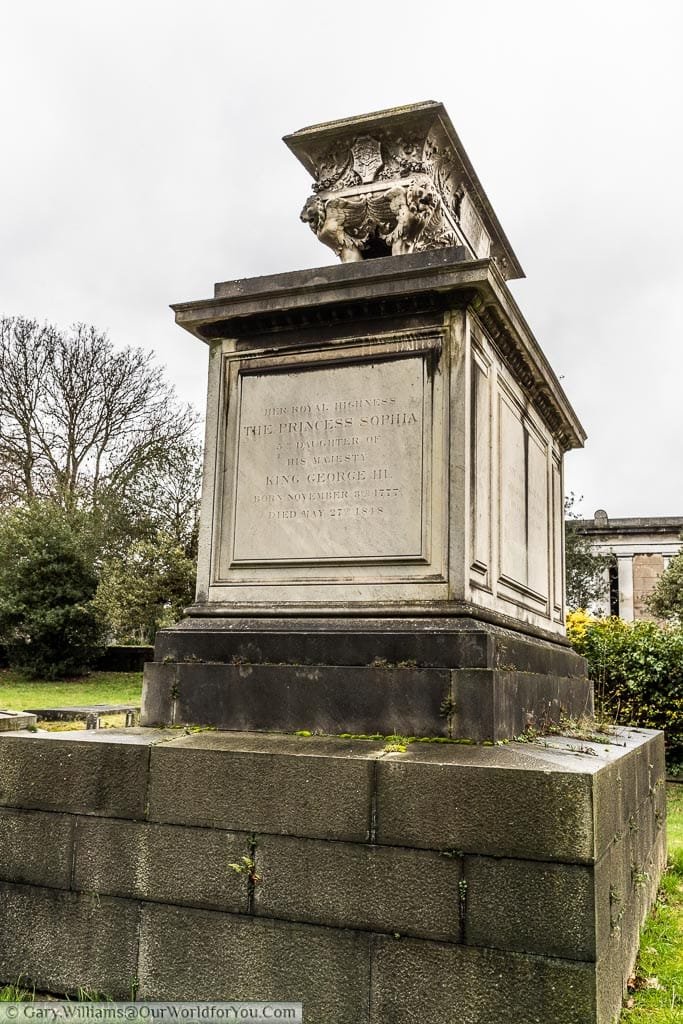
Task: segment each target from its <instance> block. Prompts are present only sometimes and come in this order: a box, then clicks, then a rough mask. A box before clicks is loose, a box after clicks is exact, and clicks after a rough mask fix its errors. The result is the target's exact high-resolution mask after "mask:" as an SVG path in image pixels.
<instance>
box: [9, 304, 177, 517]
mask: <svg viewBox="0 0 683 1024" xmlns="http://www.w3.org/2000/svg"><path fill="white" fill-rule="evenodd" d="M195 420H196V417H195V414H194V413H193V412H192V410H191V408H190V407H189V406H183V405H181V404H180V403H179V402H178V400H177V398H176V396H175V393H174V391H173V388H172V387H171V385H170V384H169V383H168V382H167V381H166V380H165V379H164V377H163V374H162V371H161V369H160V368H159V367H157V366H155V365H154V363H153V361H152V357H151V356H150V355H149V354H146V353H144V352H143V351H142V350H141V349H134V348H125V349H121V350H116V349H115V348H114V346H113V345H112V343H111V342H110V341H109V339H108V338H107V336H106V334H103V333H101V332H99V331H97V330H96V329H95V328H94V327H89V326H86V325H84V324H77V325H75V326H74V327H73V328H72V329H71V330H70V331H68V332H62V331H58V330H56V329H55V328H54V327H51V326H49V325H40V324H38V323H37V322H36V321H34V320H26V319H23V318H20V317H16V318H3V319H1V320H0V501H3V502H4V503H5V504H8V503H14V502H16V501H17V500H21V499H23V498H34V497H50V498H52V499H53V500H55V501H57V502H58V503H59V504H60V505H61V506H63V507H64V508H66V509H69V508H74V507H76V506H77V505H80V506H82V507H86V508H89V509H91V510H94V511H96V510H97V509H98V506H99V505H100V504H101V503H102V502H103V501H105V500H106V497H107V495H112V494H116V495H117V497H118V498H119V499H122V498H125V497H126V496H127V495H128V494H130V493H132V492H134V491H135V490H136V488H138V487H139V486H140V481H141V479H142V478H144V477H145V476H148V475H149V474H150V473H156V474H160V475H163V474H164V473H165V472H166V471H167V470H168V471H170V472H171V475H173V471H174V463H177V460H178V459H181V460H182V457H183V455H182V453H183V451H185V452H189V451H190V450H191V449H192V445H193V444H194V443H195V441H194V424H195ZM175 469H176V470H177V466H176V467H175Z"/></svg>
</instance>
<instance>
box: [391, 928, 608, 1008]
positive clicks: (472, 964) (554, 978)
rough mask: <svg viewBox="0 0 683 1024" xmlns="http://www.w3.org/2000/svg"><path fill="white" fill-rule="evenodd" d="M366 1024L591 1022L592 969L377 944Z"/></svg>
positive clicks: (459, 949)
mask: <svg viewBox="0 0 683 1024" xmlns="http://www.w3.org/2000/svg"><path fill="white" fill-rule="evenodd" d="M371 1005H372V1015H371V1024H396V1021H401V1024H443V1022H444V1021H467V1024H493V1022H496V1024H498V1022H499V1021H511V1022H512V1021H514V1024H589V1022H590V1024H593V1022H594V1021H595V1020H596V1017H595V1009H596V995H595V965H594V964H587V963H580V962H577V961H569V960H557V959H552V958H550V957H540V956H531V955H523V954H521V953H499V952H496V951H493V950H489V949H474V948H472V947H468V946H454V945H442V944H439V943H434V942H424V941H420V940H416V939H399V940H396V939H376V940H375V944H374V946H373V961H372V1003H371Z"/></svg>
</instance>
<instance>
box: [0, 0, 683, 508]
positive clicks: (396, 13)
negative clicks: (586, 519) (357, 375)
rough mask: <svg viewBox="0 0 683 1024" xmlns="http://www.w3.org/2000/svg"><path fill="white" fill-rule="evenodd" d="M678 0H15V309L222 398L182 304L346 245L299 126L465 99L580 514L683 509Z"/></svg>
mask: <svg viewBox="0 0 683 1024" xmlns="http://www.w3.org/2000/svg"><path fill="white" fill-rule="evenodd" d="M682 40H683V3H681V0H650V2H649V3H647V4H646V3H645V2H642V3H633V2H631V0H592V2H584V0H573V2H572V3H567V2H564V3H558V2H551V0H542V2H533V0H514V2H513V0H477V3H473V2H472V0H468V2H462V0H451V2H450V3H446V2H442V3H439V4H437V3H434V2H433V0H420V2H419V3H415V4H407V3H405V2H403V0H393V2H391V3H389V2H387V0H375V2H374V3H373V2H366V3H363V4H358V3H346V4H334V5H329V4H314V3H312V2H309V0H303V2H299V0H287V2H281V3H278V2H274V0H271V2H264V0H252V2H250V3H242V4H240V5H239V6H238V5H236V4H234V3H232V2H228V0H223V2H218V0H193V2H191V3H190V2H185V3H183V2H180V0H115V2H111V0H0V132H1V135H0V139H1V140H2V141H1V143H0V146H1V148H0V196H1V198H2V204H1V207H0V313H2V314H6V315H14V314H23V315H26V316H31V317H36V318H38V319H40V320H43V319H47V320H50V321H52V322H55V323H57V324H61V325H63V326H66V325H68V324H70V323H72V322H74V321H77V320H80V321H85V322H87V323H93V324H95V325H96V326H97V327H99V328H102V329H107V330H108V331H109V333H110V336H111V338H112V340H113V341H114V342H115V344H117V345H124V344H134V345H141V346H143V347H145V348H151V349H153V350H154V351H155V352H156V353H157V355H158V358H159V360H160V361H161V362H162V363H163V364H165V366H166V367H167V369H168V373H169V376H170V378H171V379H172V380H173V381H174V382H175V384H176V387H177V390H178V393H179V395H180V396H181V397H182V398H183V399H186V400H189V401H192V402H193V403H194V404H195V405H196V406H197V407H199V408H200V409H202V411H203V402H204V380H205V373H206V349H205V348H204V346H203V345H202V344H201V343H200V342H198V341H195V340H194V339H193V338H192V337H191V336H190V335H188V334H186V333H185V332H184V331H181V330H180V328H178V327H176V326H175V324H174V322H173V316H172V313H171V311H170V310H169V309H168V304H169V303H171V302H181V301H186V300H189V299H196V298H207V297H209V296H210V295H211V294H212V291H213V283H214V281H220V280H229V279H232V278H239V277H250V276H255V275H259V274H268V273H277V272H280V271H286V270H295V269H299V268H303V267H312V266H319V265H322V264H328V263H332V262H335V259H334V256H333V254H332V253H331V251H330V250H328V249H326V248H325V247H323V246H322V245H320V243H319V242H318V241H317V240H316V239H315V238H314V236H313V235H312V233H311V232H310V230H309V229H308V227H307V226H305V225H303V224H301V223H300V222H299V220H298V215H299V211H300V209H301V207H302V206H303V203H304V200H305V199H306V197H307V195H308V194H309V192H310V187H309V182H310V179H309V177H308V175H307V173H306V172H305V171H304V169H303V168H302V167H301V166H300V165H299V163H298V161H296V159H295V158H294V157H293V156H292V155H291V154H290V152H289V151H288V150H287V148H286V147H285V146H284V144H283V143H282V142H281V141H280V140H281V136H282V135H284V134H286V133H288V132H291V131H295V130H297V129H298V128H302V127H303V126H305V125H309V124H313V123H316V122H319V121H325V120H330V119H333V118H336V117H343V116H345V115H352V114H360V113H366V112H368V111H372V110H378V109H381V108H384V107H390V106H395V105H397V104H401V103H406V102H413V101H417V100H424V99H434V100H441V101H442V102H443V103H444V104H445V105H446V107H447V109H448V112H449V114H450V116H451V119H452V121H453V123H454V125H455V127H456V130H457V131H458V133H459V135H460V137H461V139H462V141H463V143H464V145H465V147H466V149H467V151H468V154H469V156H470V158H471V160H472V162H473V164H474V166H475V168H476V170H477V173H478V175H479V177H480V179H481V181H482V183H483V185H484V187H485V189H486V191H487V193H488V195H489V198H490V199H491V201H492V203H493V206H494V208H495V210H496V212H497V214H498V216H499V219H500V221H501V223H502V225H503V228H504V230H505V232H506V233H507V235H508V237H509V238H510V240H511V242H512V245H513V247H514V249H515V251H516V253H517V255H518V257H519V259H520V260H521V262H522V265H523V266H524V268H525V271H526V273H527V279H526V280H524V281H519V282H513V283H512V285H511V287H512V290H513V292H514V294H515V297H516V299H517V301H518V302H519V303H520V305H521V307H522V310H523V312H524V313H525V315H526V317H527V319H528V320H529V322H530V324H531V327H532V329H533V330H534V332H535V334H536V337H537V338H538V340H539V342H540V344H541V346H542V348H543V349H544V351H545V352H546V355H547V356H548V358H549V359H550V362H551V363H552V365H553V367H554V369H555V371H556V373H557V374H558V376H560V377H561V378H562V382H563V385H564V387H565V389H566V391H567V393H568V395H569V398H570V399H571V401H572V402H573V404H574V407H575V408H576V411H577V413H578V415H579V417H580V418H581V420H582V422H583V424H584V426H585V428H586V430H587V431H588V434H589V440H588V443H587V446H586V449H585V451H582V452H575V453H571V454H570V455H569V456H568V459H567V489H568V490H569V489H571V490H574V491H575V492H576V493H577V494H583V495H584V501H583V505H582V511H583V512H584V514H586V515H592V513H593V511H594V509H596V508H598V507H601V508H606V509H607V510H608V512H609V514H610V515H611V516H613V517H616V516H624V515H681V514H683V482H682V481H683V474H682V472H681V464H682V462H683V458H682V456H683V441H682V438H683V429H682V427H683V412H682V404H681V392H682V387H681V385H682V382H683V345H682V344H681V342H682V341H683V338H682V334H683V331H682V328H681V316H680V305H681V300H682V299H683V244H682V243H681V232H682V230H683V171H682V167H683V142H682V138H683V128H682V121H683V56H682V55H683V45H682Z"/></svg>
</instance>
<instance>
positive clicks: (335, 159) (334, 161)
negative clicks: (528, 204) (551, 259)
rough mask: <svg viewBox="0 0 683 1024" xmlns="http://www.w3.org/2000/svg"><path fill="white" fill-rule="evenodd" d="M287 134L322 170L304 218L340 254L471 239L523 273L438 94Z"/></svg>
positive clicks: (474, 251) (357, 255) (474, 247)
mask: <svg viewBox="0 0 683 1024" xmlns="http://www.w3.org/2000/svg"><path fill="white" fill-rule="evenodd" d="M285 141H286V142H287V144H288V146H290V148H291V149H292V150H293V151H294V153H295V154H296V155H297V156H298V157H299V159H300V160H301V161H302V163H303V164H304V166H305V167H306V168H307V169H308V170H309V171H310V173H311V175H312V176H313V178H314V183H313V193H314V194H313V195H312V196H311V197H310V198H309V199H308V200H307V201H306V204H305V206H304V209H303V211H302V214H301V219H302V220H303V221H304V222H305V223H307V224H308V225H309V226H310V228H311V230H312V231H313V232H314V233H315V234H316V236H317V237H318V238H319V239H320V241H321V242H322V243H323V244H324V245H327V246H329V247H330V248H331V249H332V250H333V251H334V252H335V253H336V255H338V256H339V257H340V259H341V260H342V261H343V262H345V263H349V262H355V261H358V260H363V259H369V258H372V257H374V256H389V255H392V256H400V255H404V254H406V253H412V252H422V251H424V250H428V249H438V248H445V247H448V246H454V245H459V246H464V247H465V249H466V250H467V251H468V252H469V253H470V254H471V256H472V258H473V259H482V258H485V257H488V256H491V257H493V259H494V260H495V261H496V262H497V264H498V266H499V269H500V271H501V273H502V274H503V276H504V277H520V276H523V273H522V270H521V267H520V266H519V264H518V263H517V260H516V257H515V255H514V253H513V252H512V250H511V248H510V246H509V243H508V242H507V239H506V238H505V235H504V234H503V232H502V229H501V228H500V225H499V224H498V221H497V219H496V217H495V214H494V213H493V211H492V209H491V207H490V204H489V203H488V200H487V198H486V195H485V193H484V191H483V189H482V187H481V185H480V183H479V181H478V179H477V177H476V175H475V173H474V171H473V169H472V167H471V165H470V163H469V160H468V159H467V155H466V154H465V151H464V150H463V149H462V146H461V144H460V141H459V139H458V137H457V135H456V134H455V130H454V129H453V126H452V125H451V123H450V120H449V119H448V115H447V114H446V112H445V110H444V109H443V107H442V106H441V104H439V103H422V104H415V105H413V106H411V107H401V108H397V109H395V110H389V111H383V112H381V113H379V114H369V115H366V116H364V117H359V118H350V119H348V120H345V121H338V122H334V123H333V124H327V125H317V126H315V127H313V128H304V129H303V130H302V131H300V132H296V133H295V134H294V135H290V136H287V137H286V139H285Z"/></svg>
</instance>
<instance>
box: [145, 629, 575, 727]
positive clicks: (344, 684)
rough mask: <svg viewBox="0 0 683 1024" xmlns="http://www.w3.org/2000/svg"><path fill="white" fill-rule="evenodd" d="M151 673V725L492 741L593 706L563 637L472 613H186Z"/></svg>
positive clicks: (164, 640) (160, 640)
mask: <svg viewBox="0 0 683 1024" xmlns="http://www.w3.org/2000/svg"><path fill="white" fill-rule="evenodd" d="M144 679H145V682H144V690H143V698H142V724H143V725H157V724H165V725H170V724H174V725H213V726H216V727H217V728H219V729H234V730H254V731H266V732H268V731H285V732H295V731H297V730H309V731H310V732H324V733H342V732H351V733H382V734H383V735H386V734H389V733H399V734H402V735H408V736H426V735H434V736H444V737H451V738H458V737H459V738H468V739H472V740H476V741H482V740H491V741H495V740H503V739H511V738H512V737H513V736H515V735H518V734H519V733H522V732H523V731H524V730H525V729H526V728H528V727H529V726H536V727H542V726H543V725H545V724H546V723H547V722H549V721H554V722H558V721H559V720H560V718H561V716H562V715H568V716H570V717H574V718H580V717H584V716H586V715H589V716H590V715H592V713H593V693H592V686H591V684H590V682H589V681H588V679H587V676H586V667H585V662H584V659H583V658H580V657H579V656H578V655H577V654H575V653H574V652H573V651H572V650H571V649H570V648H569V647H568V646H567V645H566V644H563V643H560V642H554V641H549V640H542V639H538V638H536V637H532V636H528V635H525V634H523V633H517V632H514V631H512V630H508V629H503V628H501V627H500V626H496V625H493V624H491V623H488V622H481V621H477V620H474V619H362V620H357V619H356V620H352V619H280V620H278V619H238V618H234V619H232V618H203V619H199V618H193V619H186V620H185V621H184V622H182V623H180V624H179V625H178V626H176V627H174V628H173V629H169V630H162V631H161V632H159V633H158V634H157V640H156V647H155V660H154V662H152V663H148V664H147V665H146V666H145V677H144Z"/></svg>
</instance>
